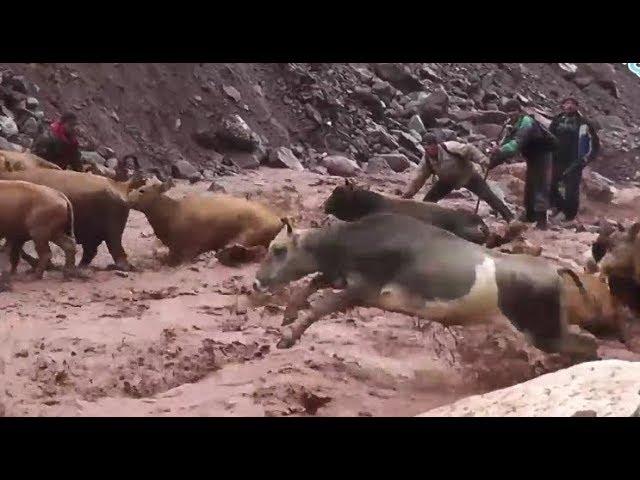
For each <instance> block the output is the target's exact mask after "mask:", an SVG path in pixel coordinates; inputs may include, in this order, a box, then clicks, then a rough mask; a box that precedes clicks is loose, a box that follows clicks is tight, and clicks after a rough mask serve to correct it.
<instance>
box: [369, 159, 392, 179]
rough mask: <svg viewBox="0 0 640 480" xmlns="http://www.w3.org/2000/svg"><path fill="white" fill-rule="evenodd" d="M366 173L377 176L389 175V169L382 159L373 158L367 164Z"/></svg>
mask: <svg viewBox="0 0 640 480" xmlns="http://www.w3.org/2000/svg"><path fill="white" fill-rule="evenodd" d="M366 172H367V173H368V174H371V175H379V174H381V173H391V172H393V170H391V167H390V166H389V164H388V163H387V161H386V160H385V159H384V158H382V157H373V158H372V159H370V160H369V161H368V162H367V168H366Z"/></svg>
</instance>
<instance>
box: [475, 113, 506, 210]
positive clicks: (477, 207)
mask: <svg viewBox="0 0 640 480" xmlns="http://www.w3.org/2000/svg"><path fill="white" fill-rule="evenodd" d="M507 125H509V122H505V124H504V125H503V126H502V130H500V133H499V134H498V136H497V137H496V139H495V142H496V143H497V144H498V145H500V144H501V143H502V134H503V133H504V130H505V128H507ZM487 153H488V152H487ZM490 171H491V169H490V168H489V165H487V171H486V172H484V178H483V180H484V182H485V183H487V178H489V172H490ZM479 209H480V197H478V201H477V202H476V209H475V211H474V212H473V213H474V214H476V215H477V214H478V210H479Z"/></svg>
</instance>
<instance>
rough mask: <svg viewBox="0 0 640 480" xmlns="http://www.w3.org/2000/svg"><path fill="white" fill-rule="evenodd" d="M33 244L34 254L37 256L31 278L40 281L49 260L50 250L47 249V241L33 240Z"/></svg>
mask: <svg viewBox="0 0 640 480" xmlns="http://www.w3.org/2000/svg"><path fill="white" fill-rule="evenodd" d="M33 243H35V246H36V253H37V254H38V265H37V266H36V270H35V272H34V274H33V276H34V278H36V279H37V280H40V279H42V277H43V275H44V271H45V269H46V268H47V265H48V264H49V261H50V260H51V249H50V248H49V241H48V240H43V239H41V238H39V239H38V240H36V239H34V240H33Z"/></svg>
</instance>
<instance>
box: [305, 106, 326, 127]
mask: <svg viewBox="0 0 640 480" xmlns="http://www.w3.org/2000/svg"><path fill="white" fill-rule="evenodd" d="M304 109H305V111H306V112H307V116H308V117H309V118H311V119H312V120H315V122H316V123H317V124H318V125H322V115H320V112H318V110H316V109H315V108H314V106H313V105H311V104H310V103H305V104H304Z"/></svg>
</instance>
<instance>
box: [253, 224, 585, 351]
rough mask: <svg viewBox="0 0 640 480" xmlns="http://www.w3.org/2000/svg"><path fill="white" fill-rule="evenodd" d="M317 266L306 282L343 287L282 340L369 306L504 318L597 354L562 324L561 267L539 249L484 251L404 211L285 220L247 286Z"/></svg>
mask: <svg viewBox="0 0 640 480" xmlns="http://www.w3.org/2000/svg"><path fill="white" fill-rule="evenodd" d="M316 272H319V273H320V276H319V277H318V278H316V279H315V280H314V282H315V284H314V286H313V288H326V287H328V286H330V285H332V286H334V287H336V286H338V284H340V283H342V284H343V285H342V286H344V287H345V288H344V290H342V291H341V292H340V293H338V294H334V295H330V296H328V297H327V298H326V299H324V301H323V302H322V303H321V304H320V305H319V306H314V308H313V309H312V311H311V313H310V314H309V315H308V316H307V317H306V318H304V319H297V320H295V321H294V322H293V324H292V325H291V326H290V327H287V329H286V330H285V331H284V333H283V337H282V339H281V341H280V343H279V344H278V346H279V347H280V348H287V347H289V346H291V345H293V344H294V343H295V341H296V340H297V339H298V338H300V336H301V335H302V334H303V332H304V331H305V330H306V329H307V328H308V327H309V326H310V325H311V324H312V323H313V322H315V321H317V320H319V319H320V318H321V317H323V316H325V315H328V314H330V313H332V312H335V311H344V310H346V309H348V308H351V307H353V306H370V307H377V308H381V309H383V310H388V311H395V312H401V313H405V314H409V315H416V316H420V317H422V318H426V319H428V320H432V321H437V322H439V323H442V324H444V325H465V324H473V323H484V322H488V321H495V320H496V319H499V318H501V319H502V321H503V322H504V321H505V317H506V319H508V321H509V322H510V323H511V324H512V325H513V326H514V327H515V328H516V329H518V330H520V331H522V332H524V333H525V335H526V337H527V338H528V339H529V340H530V341H531V342H532V343H533V344H534V345H535V346H536V347H538V348H539V349H541V350H544V351H546V352H565V353H572V354H575V355H576V356H581V355H584V356H585V357H587V358H593V357H594V356H595V355H596V351H597V348H596V345H595V341H594V340H593V339H592V338H590V337H589V336H587V335H585V336H582V335H577V334H574V333H571V332H569V331H568V329H567V325H566V322H565V313H566V312H565V309H564V305H563V301H564V290H563V288H562V282H561V278H562V276H561V274H564V273H566V272H564V271H562V272H561V271H560V270H558V269H557V268H555V267H553V266H552V265H551V264H550V263H548V262H546V261H545V260H542V259H539V258H533V257H528V256H522V255H507V254H502V253H499V252H495V251H492V250H488V249H486V248H484V247H481V246H479V245H475V244H473V243H470V242H467V241H466V240H463V239H461V238H458V237H456V236H455V235H453V234H451V233H450V232H447V231H445V230H442V229H439V228H437V227H434V226H432V225H428V224H425V223H423V222H420V221H418V220H416V219H414V218H411V217H407V216H404V215H394V214H376V215H370V216H367V217H364V218H362V219H361V220H358V221H356V222H353V223H340V224H335V225H330V226H327V227H324V228H322V229H315V230H306V231H299V232H295V231H293V229H292V228H291V227H290V226H287V227H286V228H284V229H283V230H282V231H281V232H280V233H279V234H278V236H277V237H276V238H275V239H274V240H273V242H271V245H270V246H269V252H268V255H267V257H266V259H265V260H264V262H263V263H262V265H261V267H260V269H259V270H258V272H257V274H256V280H255V282H254V287H255V288H256V289H257V290H261V291H263V290H274V289H277V288H279V287H281V286H284V285H286V284H287V283H289V282H292V281H295V280H297V279H299V278H302V277H304V276H306V275H308V274H311V273H316ZM571 275H572V277H575V274H574V273H573V272H571ZM313 288H309V289H308V290H307V291H306V292H305V294H306V293H309V292H310V291H311V290H312V289H313ZM297 300H299V298H298V299H297ZM294 317H295V315H291V317H290V318H289V319H288V320H287V321H291V320H293V318H294Z"/></svg>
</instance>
